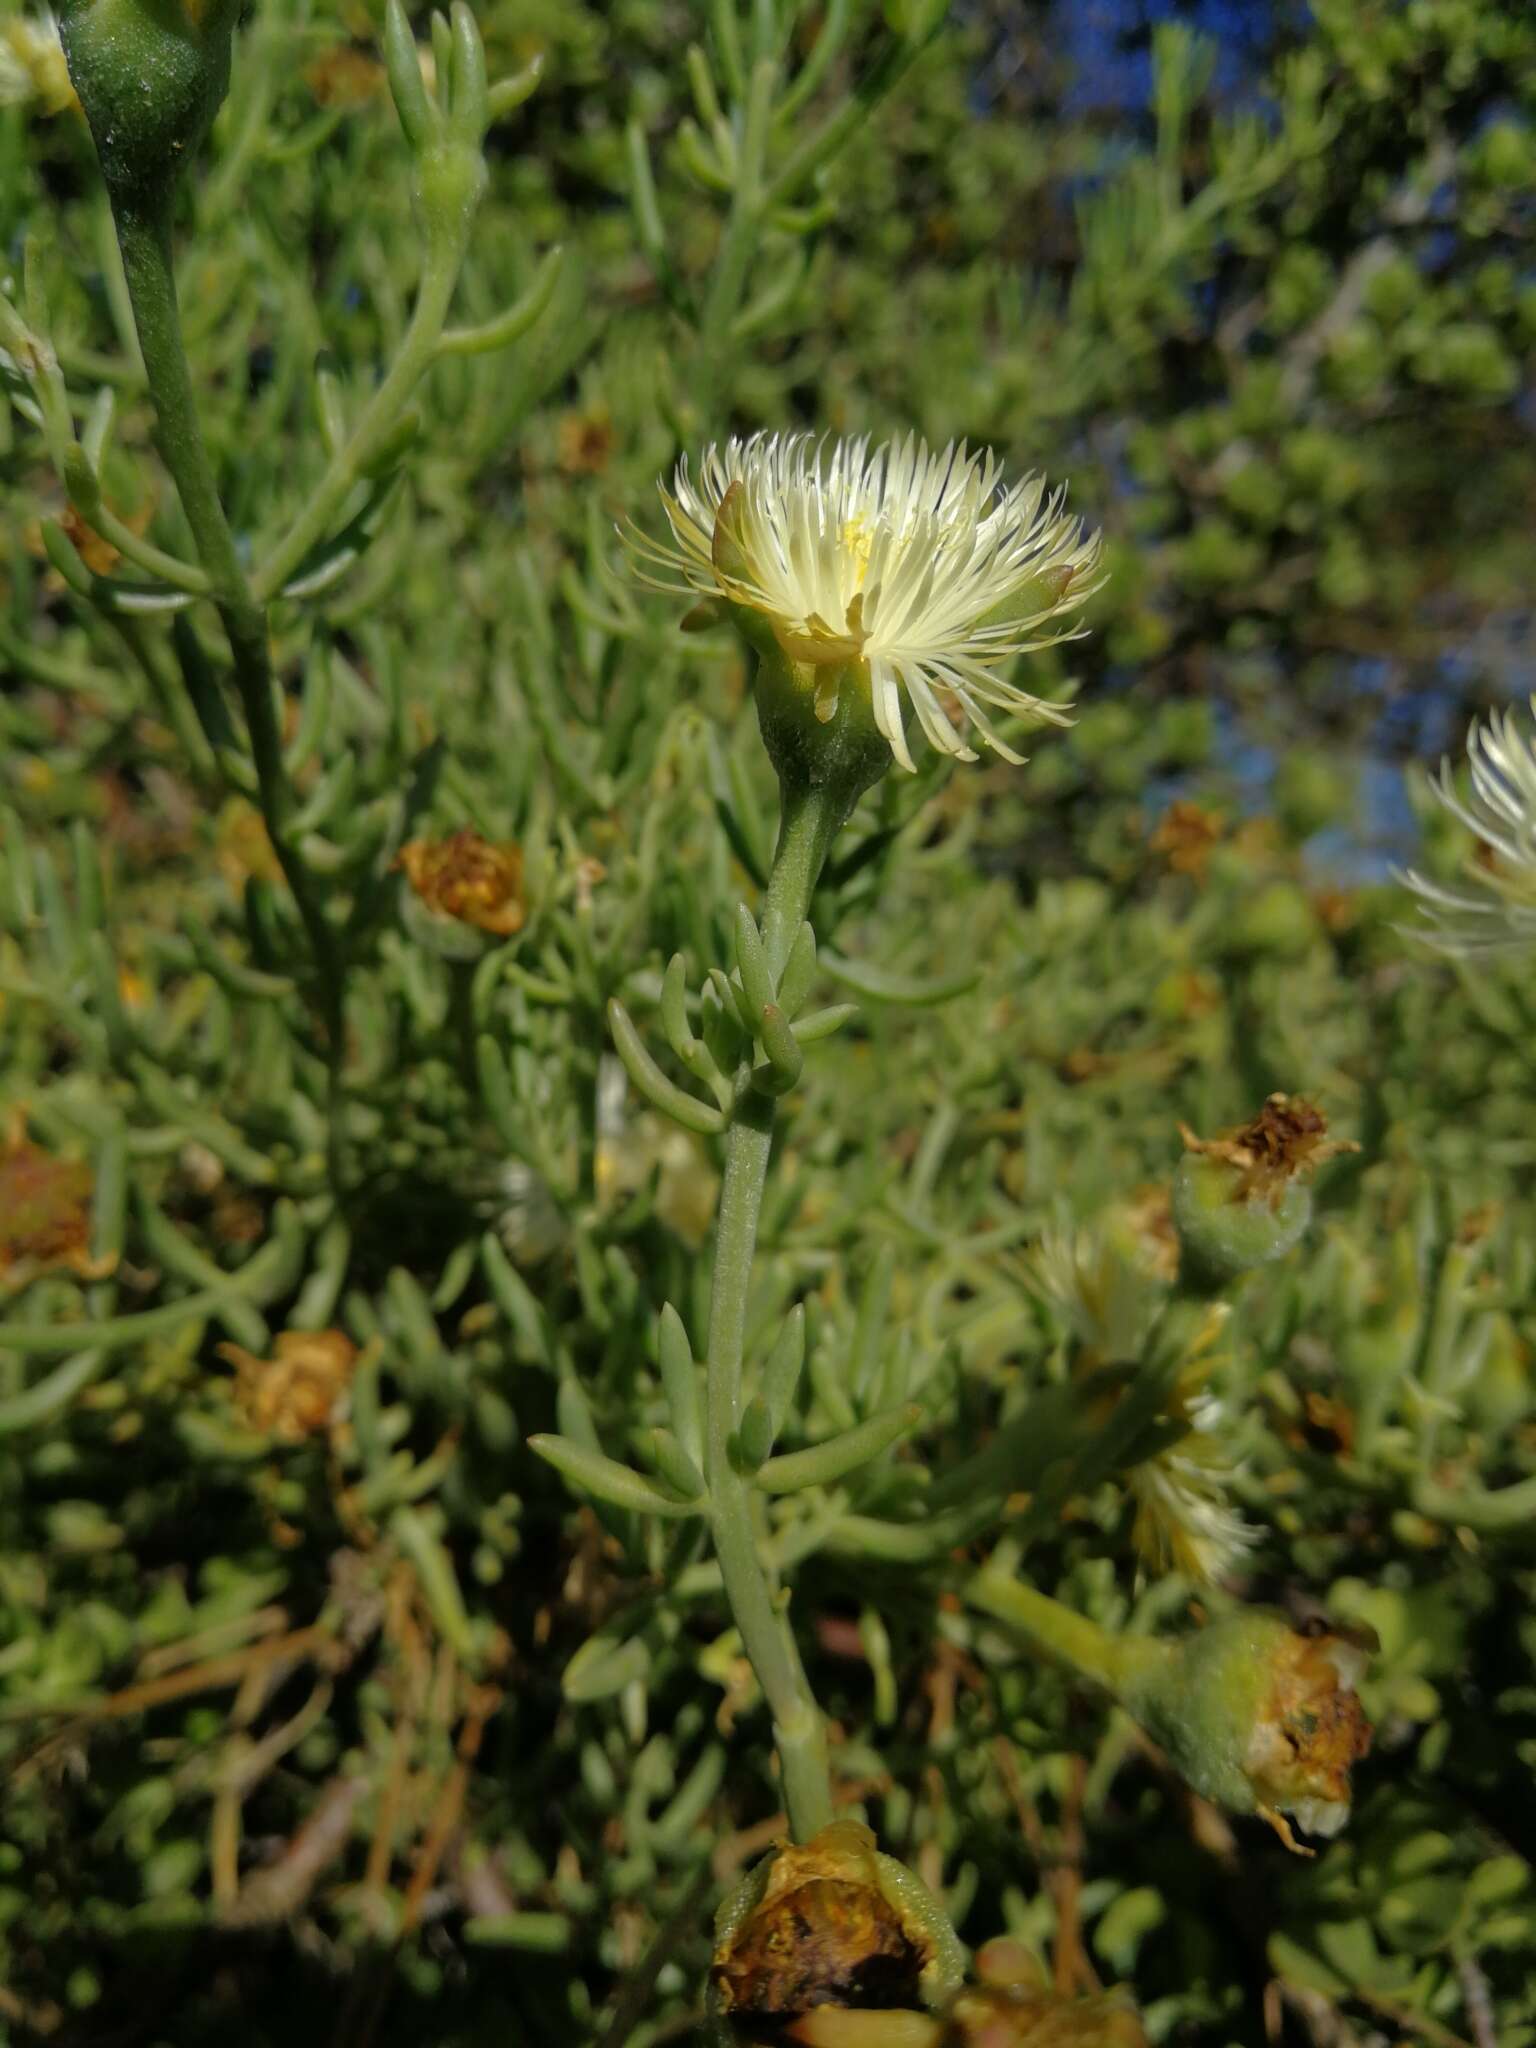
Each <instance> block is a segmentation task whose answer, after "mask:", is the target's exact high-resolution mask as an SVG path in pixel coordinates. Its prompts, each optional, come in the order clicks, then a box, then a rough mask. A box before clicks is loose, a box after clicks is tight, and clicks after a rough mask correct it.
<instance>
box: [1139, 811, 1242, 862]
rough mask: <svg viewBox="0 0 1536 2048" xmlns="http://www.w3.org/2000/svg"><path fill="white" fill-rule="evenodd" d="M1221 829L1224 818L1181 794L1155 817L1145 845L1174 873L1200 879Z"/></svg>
mask: <svg viewBox="0 0 1536 2048" xmlns="http://www.w3.org/2000/svg"><path fill="white" fill-rule="evenodd" d="M1225 830H1226V821H1225V820H1224V819H1223V818H1220V817H1218V816H1217V814H1216V813H1215V812H1214V811H1208V810H1207V809H1206V808H1205V806H1204V805H1203V804H1196V803H1191V802H1190V801H1189V800H1188V798H1187V797H1181V798H1180V799H1179V801H1178V802H1177V803H1171V804H1170V805H1169V806H1168V808H1167V810H1166V811H1164V813H1163V815H1162V817H1161V818H1159V819H1158V821H1157V825H1156V827H1155V829H1154V831H1153V833H1152V837H1151V838H1150V839H1149V840H1148V841H1147V844H1148V846H1149V847H1150V848H1151V850H1152V851H1153V853H1156V854H1160V855H1161V856H1162V858H1163V859H1164V860H1165V861H1166V862H1167V864H1168V866H1169V867H1170V868H1172V870H1173V872H1174V873H1175V874H1176V875H1188V876H1189V877H1190V878H1191V879H1192V880H1193V881H1196V882H1200V881H1203V880H1204V879H1205V871H1206V868H1207V867H1208V866H1209V865H1210V859H1211V852H1212V849H1213V848H1214V847H1216V846H1219V845H1220V843H1221V838H1222V834H1223V833H1224V832H1225Z"/></svg>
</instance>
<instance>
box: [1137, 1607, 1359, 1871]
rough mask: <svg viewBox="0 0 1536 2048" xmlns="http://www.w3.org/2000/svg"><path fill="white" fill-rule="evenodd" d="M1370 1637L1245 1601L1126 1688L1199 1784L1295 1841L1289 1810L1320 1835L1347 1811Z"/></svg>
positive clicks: (1334, 1828)
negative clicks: (1301, 1627)
mask: <svg viewBox="0 0 1536 2048" xmlns="http://www.w3.org/2000/svg"><path fill="white" fill-rule="evenodd" d="M1369 1647H1370V1645H1369V1643H1368V1641H1367V1640H1365V1639H1362V1638H1361V1637H1358V1636H1345V1635H1342V1634H1338V1633H1335V1632H1334V1631H1331V1630H1328V1629H1320V1630H1317V1631H1315V1632H1313V1633H1310V1634H1307V1633H1302V1632H1300V1631H1298V1630H1296V1629H1294V1628H1292V1626H1291V1624H1290V1622H1289V1621H1288V1620H1287V1619H1286V1617H1285V1616H1284V1615H1283V1614H1277V1613H1274V1612H1273V1611H1271V1610H1270V1609H1268V1608H1243V1609H1240V1610H1239V1611H1238V1612H1236V1613H1234V1614H1230V1615H1227V1616H1225V1617H1223V1618H1222V1619H1221V1620H1219V1621H1213V1622H1211V1623H1210V1624H1209V1625H1208V1626H1207V1627H1205V1628H1203V1629H1201V1630H1200V1631H1199V1632H1198V1634H1195V1635H1192V1636H1188V1637H1186V1638H1185V1639H1184V1640H1183V1641H1182V1642H1180V1643H1178V1644H1176V1645H1175V1646H1173V1654H1172V1656H1171V1657H1169V1658H1168V1659H1166V1660H1164V1661H1158V1662H1149V1663H1146V1664H1143V1665H1140V1666H1138V1667H1136V1668H1135V1670H1134V1671H1133V1672H1132V1673H1131V1675H1129V1676H1128V1677H1127V1679H1126V1680H1125V1682H1124V1683H1122V1685H1121V1686H1120V1687H1119V1694H1120V1698H1121V1701H1122V1703H1123V1704H1124V1705H1125V1706H1126V1707H1127V1708H1128V1709H1129V1711H1130V1712H1131V1713H1132V1714H1134V1715H1135V1717H1136V1719H1137V1720H1138V1721H1140V1722H1141V1724H1142V1726H1143V1727H1144V1728H1145V1729H1146V1730H1147V1731H1148V1733H1149V1734H1150V1735H1152V1736H1154V1737H1155V1738H1156V1740H1157V1741H1158V1742H1160V1743H1161V1744H1162V1745H1163V1747H1164V1748H1165V1749H1166V1750H1167V1751H1168V1753H1169V1755H1170V1756H1171V1757H1172V1759H1173V1761H1174V1762H1175V1763H1176V1764H1177V1766H1178V1768H1179V1769H1180V1770H1181V1771H1182V1772H1183V1774H1184V1776H1185V1777H1186V1778H1187V1779H1188V1780H1189V1782H1190V1784H1191V1785H1193V1786H1194V1788H1195V1790H1196V1791H1197V1792H1201V1793H1203V1794H1204V1795H1205V1797H1206V1798H1208V1799H1213V1800H1215V1801H1216V1802H1217V1803H1218V1804H1219V1805H1222V1806H1226V1807H1228V1808H1230V1809H1231V1810H1232V1811H1234V1812H1237V1813H1257V1814H1259V1815H1261V1816H1262V1817H1263V1818H1264V1819H1265V1820H1267V1821H1268V1822H1269V1823H1270V1825H1271V1826H1272V1827H1273V1828H1274V1829H1275V1831H1276V1833H1277V1834H1278V1835H1279V1836H1280V1837H1281V1839H1282V1841H1284V1842H1285V1843H1286V1845H1287V1847H1290V1848H1294V1847H1295V1846H1296V1844H1295V1842H1294V1841H1293V1840H1292V1837H1291V1831H1290V1828H1289V1826H1288V1824H1287V1823H1286V1821H1285V1819H1284V1817H1283V1816H1284V1815H1286V1814H1291V1815H1293V1816H1294V1817H1295V1819H1296V1820H1297V1822H1298V1823H1299V1824H1300V1826H1301V1827H1302V1828H1304V1829H1305V1830H1306V1832H1307V1833H1308V1834H1315V1835H1335V1834H1337V1833H1338V1831H1339V1829H1340V1828H1342V1827H1343V1825H1344V1823H1345V1821H1346V1820H1347V1819H1348V1818H1349V1802H1350V1770H1351V1767H1352V1766H1353V1765H1354V1764H1355V1763H1356V1762H1358V1760H1359V1759H1360V1758H1361V1757H1363V1756H1364V1755H1365V1753H1366V1752H1367V1750H1368V1749H1369V1748H1370V1746H1371V1730H1370V1724H1369V1723H1368V1722H1367V1720H1366V1718H1365V1711H1364V1709H1363V1707H1362V1706H1361V1704H1360V1699H1359V1695H1358V1694H1357V1693H1356V1691H1355V1686H1356V1683H1357V1681H1358V1679H1359V1678H1360V1676H1361V1674H1362V1672H1363V1671H1364V1668H1365V1662H1366V1651H1367V1649H1368V1648H1369Z"/></svg>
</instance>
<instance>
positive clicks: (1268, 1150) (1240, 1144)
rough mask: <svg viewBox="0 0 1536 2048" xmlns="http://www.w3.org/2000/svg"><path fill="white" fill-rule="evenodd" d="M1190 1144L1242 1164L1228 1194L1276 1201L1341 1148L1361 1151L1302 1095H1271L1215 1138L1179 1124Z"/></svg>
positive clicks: (1235, 1164)
mask: <svg viewBox="0 0 1536 2048" xmlns="http://www.w3.org/2000/svg"><path fill="white" fill-rule="evenodd" d="M1179 1136H1180V1137H1181V1138H1182V1139H1183V1140H1184V1145H1185V1149H1186V1150H1187V1151H1190V1152H1199V1153H1203V1154H1204V1155H1205V1157H1206V1158H1208V1159H1215V1160H1219V1161H1220V1162H1221V1163H1222V1164H1223V1165H1226V1166H1231V1167H1235V1168H1236V1169H1237V1179H1236V1180H1235V1182H1234V1183H1233V1186H1232V1191H1231V1195H1230V1197H1229V1199H1230V1200H1231V1201H1233V1202H1252V1201H1255V1200H1262V1201H1267V1202H1268V1203H1269V1204H1270V1205H1271V1206H1272V1207H1273V1206H1275V1205H1276V1204H1278V1202H1279V1200H1280V1197H1281V1195H1282V1194H1283V1193H1284V1192H1285V1190H1286V1188H1287V1187H1288V1186H1289V1185H1290V1183H1291V1182H1292V1181H1294V1180H1295V1179H1297V1178H1298V1176H1300V1175H1301V1174H1304V1173H1309V1172H1310V1171H1311V1170H1312V1168H1313V1167H1315V1166H1320V1165H1321V1164H1322V1162H1323V1161H1324V1160H1325V1159H1332V1158H1334V1157H1335V1156H1336V1154H1338V1153H1340V1152H1358V1151H1359V1149H1360V1147H1359V1146H1358V1145H1356V1144H1355V1143H1354V1142H1353V1140H1351V1139H1348V1138H1330V1137H1329V1135H1328V1119H1327V1118H1326V1117H1325V1116H1324V1115H1323V1112H1322V1111H1321V1110H1320V1109H1318V1108H1317V1107H1316V1105H1315V1104H1313V1103H1310V1102H1307V1101H1305V1100H1304V1099H1303V1098H1302V1097H1301V1096H1300V1095H1279V1094H1276V1095H1271V1096H1270V1098H1269V1100H1268V1101H1267V1102H1266V1103H1265V1104H1264V1107H1263V1108H1262V1109H1261V1110H1260V1111H1259V1113H1258V1115H1257V1116H1256V1117H1254V1118H1253V1119H1252V1121H1251V1122H1249V1123H1246V1124H1239V1125H1238V1126H1237V1127H1236V1129H1234V1130H1230V1131H1223V1132H1222V1133H1221V1134H1220V1136H1218V1137H1215V1138H1197V1137H1196V1136H1195V1134H1194V1132H1193V1131H1192V1130H1191V1129H1190V1128H1189V1126H1188V1124H1182V1123H1181V1124H1180V1125H1179Z"/></svg>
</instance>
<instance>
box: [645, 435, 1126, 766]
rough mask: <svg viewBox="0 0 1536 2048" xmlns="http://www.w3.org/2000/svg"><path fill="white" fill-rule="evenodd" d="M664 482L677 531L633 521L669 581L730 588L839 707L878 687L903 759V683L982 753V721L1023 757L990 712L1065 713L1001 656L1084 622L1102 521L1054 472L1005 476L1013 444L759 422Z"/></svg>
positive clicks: (1059, 716)
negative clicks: (1069, 620) (838, 432)
mask: <svg viewBox="0 0 1536 2048" xmlns="http://www.w3.org/2000/svg"><path fill="white" fill-rule="evenodd" d="M661 497H662V503H663V504H664V506H665V507H666V513H667V519H668V522H669V525H670V527H671V538H670V541H664V542H660V543H658V542H655V541H652V540H649V539H647V538H646V537H645V536H644V535H642V534H638V533H635V532H630V533H628V534H626V539H627V541H628V543H629V545H630V547H631V548H632V549H633V550H634V552H635V553H636V554H637V555H638V556H639V557H640V558H641V559H642V560H643V561H644V562H646V563H648V564H650V565H651V567H652V568H659V569H662V570H666V571H669V572H670V573H671V578H672V580H670V581H667V580H662V579H659V578H657V577H656V576H654V575H648V576H647V580H648V581H650V582H651V583H652V584H653V587H655V588H659V589H668V590H675V591H677V592H679V594H681V595H698V596H701V597H704V598H709V599H720V598H723V599H724V600H725V602H726V603H727V604H729V605H730V606H732V607H733V608H734V609H735V611H736V613H737V616H738V619H739V620H741V621H742V623H743V624H744V626H745V627H749V628H755V629H756V630H757V631H758V632H761V630H762V627H763V626H766V627H767V629H768V630H769V631H771V633H772V636H773V639H774V641H776V642H777V645H778V647H779V649H780V650H781V651H782V653H783V655H784V656H785V658H786V659H787V660H788V661H789V662H791V663H793V664H794V665H795V667H796V668H797V670H798V671H800V673H801V675H802V679H803V683H804V687H805V688H806V689H807V690H808V691H810V692H811V693H813V697H814V704H815V709H816V714H817V716H818V717H819V718H821V719H822V720H824V721H825V720H830V719H831V718H832V717H833V716H834V715H835V713H836V710H837V705H838V697H839V694H840V691H841V690H842V689H843V688H844V687H845V686H849V685H851V686H853V687H858V688H861V689H863V690H864V691H865V692H866V693H867V695H868V700H869V704H870V708H871V711H872V714H873V718H874V723H875V726H876V728H877V729H878V731H879V733H880V734H881V736H882V737H883V738H884V740H885V741H886V742H887V743H888V745H889V747H890V750H891V752H892V754H893V755H894V756H895V758H896V759H897V760H898V761H899V762H900V763H901V765H902V767H903V768H908V769H910V768H911V767H912V766H913V761H912V755H911V751H910V749H909V747H908V744H907V736H906V730H905V716H904V700H905V702H907V703H910V705H911V707H912V710H913V711H914V712H915V713H916V716H917V721H918V724H919V725H920V726H921V727H922V730H923V732H924V734H925V735H926V736H927V738H928V740H929V742H930V744H931V745H932V746H934V747H935V748H937V750H938V751H939V752H940V753H944V754H951V755H953V756H955V757H956V758H957V759H959V760H962V761H972V760H974V759H975V758H976V756H975V753H974V751H973V749H972V747H971V746H970V744H969V738H970V735H971V734H972V733H973V732H974V733H975V734H979V735H980V737H981V738H982V739H983V740H985V741H986V743H987V744H988V745H989V746H991V747H993V748H994V749H995V750H996V751H997V752H998V753H999V754H1001V755H1002V756H1003V757H1004V759H1005V760H1009V761H1018V760H1019V759H1020V758H1021V757H1020V756H1019V755H1018V754H1016V753H1014V752H1013V751H1012V749H1011V748H1010V747H1008V746H1007V745H1006V744H1005V742H1004V741H1003V740H1002V739H1001V738H1000V737H999V735H998V733H997V731H996V729H995V728H994V726H993V724H992V721H991V718H990V717H989V715H988V713H989V712H993V711H1001V712H1005V713H1007V712H1012V713H1018V714H1021V715H1023V716H1025V717H1029V718H1034V719H1050V720H1052V721H1054V722H1056V723H1058V724H1060V723H1062V722H1064V719H1065V716H1066V714H1065V713H1064V712H1063V710H1062V709H1061V707H1060V706H1059V705H1056V704H1052V703H1050V702H1049V701H1047V700H1046V699H1043V698H1040V697H1035V696H1032V695H1031V694H1030V693H1029V692H1028V691H1027V690H1022V689H1020V688H1018V687H1017V686H1016V685H1015V684H1013V683H1010V682H1009V681H1007V679H1006V678H1005V676H1004V675H1003V673H1002V670H1003V668H1004V666H1005V665H1006V664H1007V663H1008V662H1009V661H1011V660H1012V658H1013V657H1014V656H1015V655H1019V654H1026V653H1029V652H1032V651H1034V650H1036V649H1039V648H1042V647H1049V646H1052V645H1054V644H1055V642H1057V641H1058V640H1063V639H1069V638H1074V637H1076V635H1077V634H1078V633H1080V632H1081V631H1082V630H1083V629H1082V628H1081V627H1080V626H1072V627H1068V626H1063V625H1061V624H1060V623H1059V621H1061V619H1062V618H1063V617H1064V616H1065V615H1066V614H1067V613H1069V612H1071V611H1073V610H1075V608H1076V607H1077V606H1078V605H1080V604H1081V603H1082V601H1083V599H1084V598H1086V597H1087V596H1088V595H1089V594H1090V593H1091V592H1092V591H1093V590H1094V589H1096V588H1097V582H1098V579H1097V576H1096V570H1097V567H1098V560H1099V541H1098V537H1097V535H1088V534H1085V533H1084V531H1083V529H1082V526H1081V524H1080V523H1079V521H1078V520H1076V519H1074V518H1072V517H1070V516H1069V515H1068V514H1067V513H1066V512H1065V511H1064V509H1063V498H1064V492H1063V491H1062V490H1057V491H1055V492H1052V493H1050V494H1047V490H1046V484H1045V479H1044V478H1043V477H1040V476H1032V477H1026V478H1025V479H1024V480H1023V482H1021V483H1016V484H1012V485H1007V486H1005V485H1004V483H1003V480H1002V465H1001V463H1000V462H999V461H998V459H997V457H996V456H995V455H993V454H991V453H990V452H989V451H988V450H985V449H978V450H974V451H972V450H968V449H967V448H966V446H965V444H964V443H963V442H961V443H958V444H957V443H955V442H951V443H950V444H949V445H948V446H947V447H945V448H943V449H940V450H939V451H937V452H935V451H933V450H931V449H930V448H929V447H928V445H927V443H926V442H924V441H920V440H918V439H916V438H915V437H914V436H912V435H908V436H907V437H906V438H905V439H903V440H899V441H893V442H889V443H887V444H886V445H885V446H883V447H880V448H875V449H871V447H870V444H869V442H868V440H867V439H866V438H864V437H862V436H861V437H860V438H858V439H856V440H847V441H835V442H832V443H831V444H830V445H829V444H828V443H827V442H825V441H818V440H817V439H815V438H814V437H813V436H812V435H810V434H787V435H786V434H754V435H753V436H752V437H751V438H750V439H749V440H745V441H743V440H736V439H733V440H730V441H728V442H727V443H726V444H725V447H724V448H723V449H722V448H719V447H711V448H709V449H707V450H706V452H705V454H704V456H703V459H702V460H701V462H700V463H699V467H698V474H697V476H696V477H695V475H694V474H693V473H692V472H691V471H690V469H689V466H688V461H687V458H686V457H684V459H683V460H682V461H681V462H679V464H678V466H677V471H676V474H675V476H674V478H673V481H672V488H671V489H670V490H668V489H667V488H666V486H665V485H663V486H662V487H661ZM678 578H681V581H678V580H676V579H678Z"/></svg>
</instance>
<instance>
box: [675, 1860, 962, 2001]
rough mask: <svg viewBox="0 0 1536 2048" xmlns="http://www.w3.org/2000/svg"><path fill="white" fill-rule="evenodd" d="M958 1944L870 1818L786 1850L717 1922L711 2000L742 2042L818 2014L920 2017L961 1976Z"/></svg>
mask: <svg viewBox="0 0 1536 2048" xmlns="http://www.w3.org/2000/svg"><path fill="white" fill-rule="evenodd" d="M958 1957H959V1949H958V1944H957V1943H956V1942H955V1937H954V1935H953V1932H952V1931H951V1930H950V1929H949V1928H948V1924H947V1922H945V1921H944V1919H943V1916H942V1915H941V1914H940V1913H939V1911H938V1909H937V1908H936V1907H935V1905H934V1903H933V1901H932V1900H931V1899H929V1898H928V1897H927V1895H926V1893H924V1892H923V1890H922V1887H921V1886H920V1885H919V1883H918V1881H917V1879H915V1878H914V1877H913V1876H912V1874H911V1872H910V1871H907V1870H905V1869H904V1868H903V1867H902V1866H901V1865H900V1864H897V1863H895V1862H894V1861H893V1859H892V1858H891V1857H889V1856H882V1855H880V1854H879V1853H878V1851H877V1849H876V1847H875V1838H874V1835H873V1834H872V1833H871V1832H870V1830H869V1829H868V1828H867V1827H865V1826H864V1825H863V1824H862V1823H861V1822H859V1821H852V1820H842V1821H834V1822H833V1823H832V1824H831V1825H830V1826H829V1827H825V1828H823V1829H822V1830H821V1831H820V1833H818V1834H816V1835H813V1836H812V1838H811V1839H810V1841H809V1842H806V1843H804V1844H801V1845H796V1844H793V1843H789V1842H785V1843H781V1844H780V1845H779V1847H778V1848H777V1849H776V1850H775V1851H774V1853H773V1855H772V1856H771V1857H769V1858H768V1859H766V1863H765V1864H760V1865H758V1867H757V1868H756V1869H755V1870H753V1871H752V1872H750V1873H749V1874H748V1876H747V1878H746V1879H745V1880H744V1881H743V1885H742V1887H741V1888H740V1889H739V1890H738V1892H737V1893H736V1894H735V1895H733V1897H732V1898H731V1899H728V1900H727V1902H726V1904H725V1906H724V1907H723V1908H722V1909H721V1914H720V1918H719V1920H718V1921H717V1923H716V1944H715V1955H714V1963H713V1967H712V1969H711V1972H710V2003H711V2006H712V2008H713V2010H714V2012H715V2013H716V2014H717V2015H727V2016H729V2019H730V2022H731V2028H732V2031H733V2033H734V2034H735V2035H736V2037H737V2038H745V2039H753V2038H758V2039H773V2038H776V2037H777V2038H783V2039H792V2038H794V2037H793V2035H792V2034H791V2033H789V2032H788V2031H787V2030H788V2029H789V2027H790V2026H791V2024H792V2023H793V2022H794V2021H795V2020H796V2019H798V2018H799V2017H800V2016H802V2015H804V2014H806V2013H808V2012H812V2011H814V2010H815V2009H816V2008H818V2007H823V2006H829V2007H833V2008H854V2009H861V2010H864V2011H869V2010H871V2009H875V2010H891V2009H894V2010H895V2011H896V2012H898V2013H900V2012H902V2011H907V2012H911V2011H914V2010H915V2009H917V2008H920V2007H922V2006H924V2005H927V2004H930V2003H932V2001H933V1998H934V1995H935V1993H936V1992H937V1991H941V1990H942V1989H943V1988H944V1986H945V1984H946V1983H947V1981H948V1979H949V1977H950V1976H954V1977H958Z"/></svg>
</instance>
